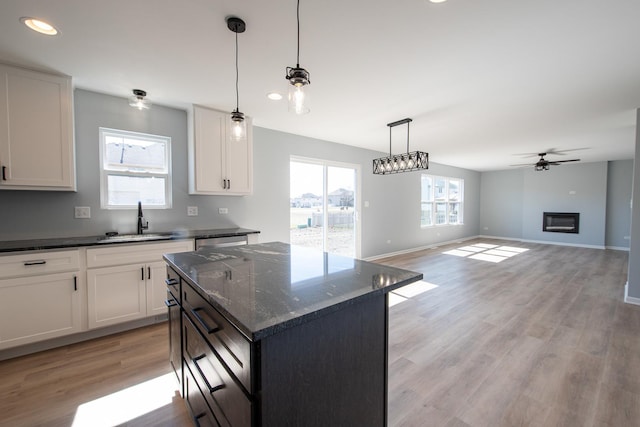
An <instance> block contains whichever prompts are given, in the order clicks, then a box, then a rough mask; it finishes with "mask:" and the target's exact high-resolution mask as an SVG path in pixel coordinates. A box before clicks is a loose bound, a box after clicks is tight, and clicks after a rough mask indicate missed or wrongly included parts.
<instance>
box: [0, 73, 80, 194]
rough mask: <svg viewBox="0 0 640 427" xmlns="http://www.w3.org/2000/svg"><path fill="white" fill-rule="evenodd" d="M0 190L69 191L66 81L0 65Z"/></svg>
mask: <svg viewBox="0 0 640 427" xmlns="http://www.w3.org/2000/svg"><path fill="white" fill-rule="evenodd" d="M0 77H1V80H2V81H1V84H0V86H1V88H0V104H2V106H0V116H2V117H1V118H0V134H1V135H0V163H1V166H2V168H3V171H2V172H3V176H0V189H2V188H6V189H16V188H18V189H24V190H29V189H31V190H75V185H76V183H75V161H74V149H73V102H72V100H73V96H72V89H71V79H70V78H68V77H61V76H54V75H49V74H44V73H38V72H34V71H28V70H23V69H20V68H14V67H7V66H3V65H0Z"/></svg>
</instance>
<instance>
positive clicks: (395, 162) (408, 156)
mask: <svg viewBox="0 0 640 427" xmlns="http://www.w3.org/2000/svg"><path fill="white" fill-rule="evenodd" d="M412 121H413V120H411V119H402V120H398V121H396V122H393V123H387V126H389V156H388V157H380V158H379V159H373V173H374V174H376V175H388V174H392V173H400V172H411V171H417V170H423V169H429V153H425V152H424V151H413V152H409V123H411V122H412ZM404 124H406V125H407V152H406V153H402V154H392V153H391V129H392V128H394V127H395V126H398V125H404Z"/></svg>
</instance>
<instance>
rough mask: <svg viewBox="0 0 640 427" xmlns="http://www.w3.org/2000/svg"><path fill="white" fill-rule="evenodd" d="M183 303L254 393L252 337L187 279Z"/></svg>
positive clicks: (244, 383)
mask: <svg viewBox="0 0 640 427" xmlns="http://www.w3.org/2000/svg"><path fill="white" fill-rule="evenodd" d="M182 307H183V308H184V310H185V312H186V313H187V314H188V315H189V316H190V317H191V318H192V319H193V323H194V324H195V325H196V327H197V328H198V330H200V332H202V335H203V336H204V337H205V338H206V339H207V341H208V342H209V344H210V345H211V346H212V347H213V349H214V350H215V351H216V352H217V353H218V355H219V356H220V358H221V359H222V361H223V362H224V364H225V365H226V366H227V367H228V368H229V369H230V370H231V372H232V373H233V374H234V375H235V376H236V378H238V380H239V381H240V382H241V383H242V385H243V386H244V387H245V388H246V390H247V391H248V392H249V393H251V391H252V388H251V344H250V343H249V341H248V340H247V339H246V338H245V337H244V335H242V333H241V332H240V331H238V330H237V329H236V328H235V327H234V326H233V325H232V324H231V323H229V322H228V321H227V320H226V319H225V318H224V317H223V316H222V315H221V314H220V313H219V312H218V311H217V310H216V309H215V308H213V307H212V306H211V305H210V304H209V303H208V302H207V301H206V300H205V299H204V298H202V297H201V296H200V294H198V293H197V292H196V291H195V290H194V289H193V288H192V287H191V286H190V285H188V284H187V283H183V287H182Z"/></svg>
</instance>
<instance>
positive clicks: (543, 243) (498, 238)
mask: <svg viewBox="0 0 640 427" xmlns="http://www.w3.org/2000/svg"><path fill="white" fill-rule="evenodd" d="M478 237H480V238H482V239H496V240H513V241H516V242H524V243H537V244H541V245H555V246H571V247H575V248H588V249H607V247H606V246H601V245H584V244H580V243H565V242H551V241H548V240H529V239H516V238H513V237H500V236H485V235H480V236H478ZM616 249H618V248H616ZM619 250H623V249H622V248H619ZM627 250H628V249H627Z"/></svg>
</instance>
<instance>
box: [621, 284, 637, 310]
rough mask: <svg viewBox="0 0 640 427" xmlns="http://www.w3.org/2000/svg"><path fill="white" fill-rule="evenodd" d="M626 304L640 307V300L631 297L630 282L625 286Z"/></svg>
mask: <svg viewBox="0 0 640 427" xmlns="http://www.w3.org/2000/svg"><path fill="white" fill-rule="evenodd" d="M624 302H626V303H627V304H633V305H640V298H635V297H630V296H629V282H627V283H626V284H625V285H624Z"/></svg>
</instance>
